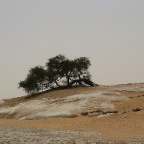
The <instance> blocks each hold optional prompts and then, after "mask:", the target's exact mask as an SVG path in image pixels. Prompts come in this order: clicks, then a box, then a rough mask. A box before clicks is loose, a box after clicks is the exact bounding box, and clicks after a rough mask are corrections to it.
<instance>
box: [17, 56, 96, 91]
mask: <svg viewBox="0 0 144 144" xmlns="http://www.w3.org/2000/svg"><path fill="white" fill-rule="evenodd" d="M90 66H91V62H90V60H89V58H87V57H80V58H76V59H74V60H69V59H68V58H67V57H65V56H64V55H61V54H60V55H57V56H55V57H52V58H50V59H48V61H47V62H46V64H45V67H42V66H36V67H34V68H31V69H30V70H29V72H28V75H27V77H26V78H25V80H23V81H20V82H19V88H23V90H24V91H25V92H26V93H28V94H33V93H37V92H40V91H44V90H49V89H52V88H59V87H72V86H73V85H89V86H95V85H96V84H95V83H93V82H92V81H91V75H90V72H89V71H88V70H89V67H90Z"/></svg>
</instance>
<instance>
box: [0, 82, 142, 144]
mask: <svg viewBox="0 0 144 144" xmlns="http://www.w3.org/2000/svg"><path fill="white" fill-rule="evenodd" d="M89 91H91V92H93V91H94V92H95V91H113V92H119V93H120V94H121V95H122V96H125V97H127V98H129V100H128V101H113V102H112V104H114V106H115V109H114V110H117V111H118V113H116V114H112V115H110V116H107V115H105V116H104V117H101V118H97V117H96V116H94V115H93V116H90V115H89V116H80V117H75V118H46V119H39V120H15V119H6V118H4V119H0V144H5V143H9V144H13V143H15V144H23V143H28V144H30V143H31V144H38V143H42V144H47V143H54V144H55V143H58V144H59V143H66V144H67V143H70V144H74V143H78V144H86V143H93V144H94V143H99V144H100V143H101V144H102V143H103V144H104V143H110V144H111V143H119V144H124V143H129V144H142V143H144V84H133V85H117V86H111V87H99V88H80V89H79V88H78V89H71V90H67V91H66V92H65V91H56V92H51V93H49V94H47V93H46V94H43V95H40V96H36V97H32V98H30V99H34V100H35V99H42V98H45V97H49V98H50V97H53V98H54V97H55V98H58V96H60V97H65V96H70V95H72V94H81V93H83V92H89ZM28 100H29V99H25V98H24V97H22V98H16V99H13V100H8V101H7V102H6V103H3V104H1V107H6V106H15V105H16V104H18V103H21V102H23V101H24V102H26V101H28ZM133 108H140V109H141V110H140V111H137V112H134V111H133Z"/></svg>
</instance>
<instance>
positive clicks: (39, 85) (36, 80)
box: [19, 66, 47, 94]
mask: <svg viewBox="0 0 144 144" xmlns="http://www.w3.org/2000/svg"><path fill="white" fill-rule="evenodd" d="M46 81H47V80H46V70H44V68H43V67H42V66H36V67H34V68H31V69H30V70H29V73H28V75H27V77H26V79H25V80H24V81H21V82H20V83H19V88H23V89H24V90H25V91H26V92H27V93H30V94H31V93H36V92H38V91H40V90H42V91H43V90H44V83H45V82H46Z"/></svg>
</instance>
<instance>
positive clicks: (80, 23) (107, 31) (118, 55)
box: [0, 0, 144, 99]
mask: <svg viewBox="0 0 144 144" xmlns="http://www.w3.org/2000/svg"><path fill="white" fill-rule="evenodd" d="M57 54H64V55H66V56H67V57H68V58H70V59H73V58H75V57H80V56H87V57H90V60H91V63H92V66H91V69H90V71H91V74H92V79H93V81H94V82H95V83H98V84H102V85H110V84H119V83H130V82H144V0H0V99H1V98H10V97H17V96H21V95H24V92H23V91H22V90H21V89H17V87H18V82H19V81H20V80H24V78H25V77H26V75H27V73H28V70H29V68H30V67H34V66H36V65H45V63H46V61H47V59H48V58H50V57H53V56H56V55H57Z"/></svg>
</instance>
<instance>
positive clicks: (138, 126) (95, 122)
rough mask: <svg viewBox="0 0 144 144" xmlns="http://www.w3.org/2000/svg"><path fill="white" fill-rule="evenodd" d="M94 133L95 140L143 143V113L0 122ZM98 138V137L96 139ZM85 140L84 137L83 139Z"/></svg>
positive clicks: (4, 120) (10, 124)
mask: <svg viewBox="0 0 144 144" xmlns="http://www.w3.org/2000/svg"><path fill="white" fill-rule="evenodd" d="M4 125H5V126H10V127H15V126H19V127H26V128H27V127H29V128H30V127H31V128H47V129H54V130H70V131H82V132H95V133H96V137H95V138H93V139H95V140H100V139H101V140H103V141H125V142H129V141H130V142H144V112H143V111H140V112H137V113H132V112H130V113H129V114H123V115H117V116H110V117H103V118H100V119H97V118H95V117H77V118H49V119H46V120H7V119H1V120H0V128H1V126H4ZM97 136H98V137H97ZM83 138H85V137H83Z"/></svg>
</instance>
